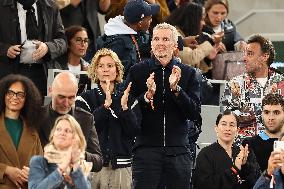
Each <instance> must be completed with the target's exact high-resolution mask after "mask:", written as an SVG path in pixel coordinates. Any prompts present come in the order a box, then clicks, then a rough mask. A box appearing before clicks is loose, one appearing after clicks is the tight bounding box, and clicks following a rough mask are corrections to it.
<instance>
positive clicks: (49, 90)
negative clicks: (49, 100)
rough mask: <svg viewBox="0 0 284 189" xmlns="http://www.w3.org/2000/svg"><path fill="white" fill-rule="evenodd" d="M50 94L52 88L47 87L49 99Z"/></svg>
mask: <svg viewBox="0 0 284 189" xmlns="http://www.w3.org/2000/svg"><path fill="white" fill-rule="evenodd" d="M51 94H52V86H49V87H48V96H49V97H51Z"/></svg>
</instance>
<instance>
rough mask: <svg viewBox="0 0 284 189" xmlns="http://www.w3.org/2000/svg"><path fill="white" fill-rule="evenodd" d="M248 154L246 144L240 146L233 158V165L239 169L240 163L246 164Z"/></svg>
mask: <svg viewBox="0 0 284 189" xmlns="http://www.w3.org/2000/svg"><path fill="white" fill-rule="evenodd" d="M248 154H249V150H248V144H246V146H245V147H243V146H240V152H239V154H238V155H237V157H236V159H235V165H236V167H237V168H238V169H239V170H241V168H242V165H244V164H246V162H247V159H248Z"/></svg>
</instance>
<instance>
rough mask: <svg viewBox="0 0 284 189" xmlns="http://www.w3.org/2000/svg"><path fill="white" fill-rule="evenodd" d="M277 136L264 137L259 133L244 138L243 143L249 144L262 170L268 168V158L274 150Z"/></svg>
mask: <svg viewBox="0 0 284 189" xmlns="http://www.w3.org/2000/svg"><path fill="white" fill-rule="evenodd" d="M276 140H277V138H267V139H266V140H264V139H262V138H261V137H260V136H259V135H256V136H254V137H251V138H247V139H244V141H243V144H248V145H249V148H251V149H252V150H253V152H254V154H255V156H256V160H257V162H258V164H259V166H260V169H261V171H262V172H263V171H264V170H266V169H267V166H268V159H269V156H270V154H271V152H272V151H273V143H274V141H276Z"/></svg>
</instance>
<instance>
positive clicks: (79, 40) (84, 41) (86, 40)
mask: <svg viewBox="0 0 284 189" xmlns="http://www.w3.org/2000/svg"><path fill="white" fill-rule="evenodd" d="M75 43H76V44H77V45H81V44H82V43H84V44H88V43H89V39H88V38H85V39H82V38H81V37H76V38H75Z"/></svg>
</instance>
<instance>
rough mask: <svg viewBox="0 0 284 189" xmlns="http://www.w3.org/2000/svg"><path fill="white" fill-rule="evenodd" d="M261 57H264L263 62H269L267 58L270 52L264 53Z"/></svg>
mask: <svg viewBox="0 0 284 189" xmlns="http://www.w3.org/2000/svg"><path fill="white" fill-rule="evenodd" d="M261 58H262V61H263V62H267V60H268V58H269V54H268V53H264V54H263V55H262V56H261Z"/></svg>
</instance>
